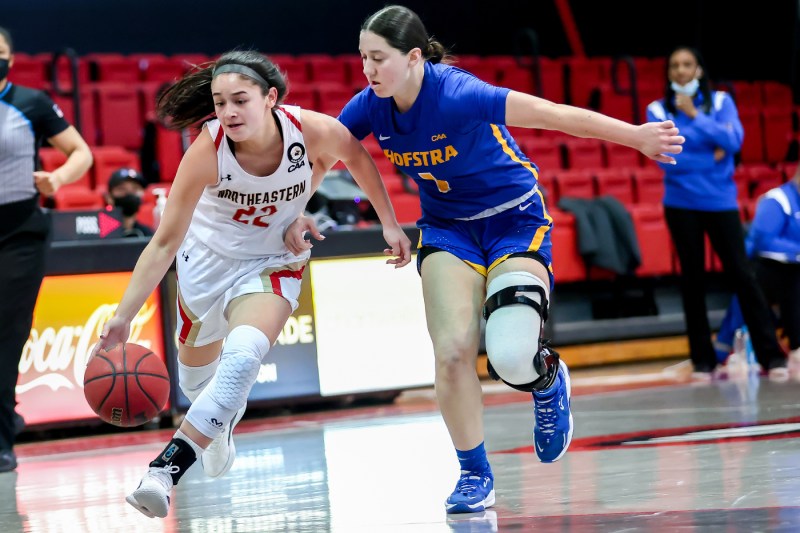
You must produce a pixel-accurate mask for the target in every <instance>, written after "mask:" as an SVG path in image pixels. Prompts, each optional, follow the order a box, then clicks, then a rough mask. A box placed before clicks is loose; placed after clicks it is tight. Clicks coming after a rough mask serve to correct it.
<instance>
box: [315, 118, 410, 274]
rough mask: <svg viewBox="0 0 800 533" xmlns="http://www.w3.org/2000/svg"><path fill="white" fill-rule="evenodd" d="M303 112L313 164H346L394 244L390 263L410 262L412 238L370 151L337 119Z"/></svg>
mask: <svg viewBox="0 0 800 533" xmlns="http://www.w3.org/2000/svg"><path fill="white" fill-rule="evenodd" d="M302 113H303V136H304V138H305V139H306V145H307V147H308V153H309V156H310V157H311V159H312V161H313V162H314V166H315V167H317V166H319V167H322V168H330V166H331V165H332V164H333V163H335V162H336V161H342V162H343V163H344V164H345V166H346V167H347V169H348V170H349V171H350V173H351V174H352V175H353V179H355V180H356V183H358V186H359V187H361V189H362V190H363V191H364V192H365V193H366V194H367V197H368V198H369V201H370V203H371V204H372V207H373V208H375V212H376V213H377V214H378V218H379V219H380V221H381V225H382V226H383V236H384V238H385V239H386V242H387V244H389V246H391V250H384V254H386V255H391V256H394V257H395V259H389V260H388V261H387V263H390V264H394V265H395V267H398V268H399V267H402V266H405V265H407V264H408V263H409V262H410V261H411V241H410V240H409V239H408V237H407V236H406V234H405V232H404V231H403V229H402V228H401V227H400V224H399V223H398V222H397V218H396V217H395V214H394V209H393V208H392V203H391V202H390V201H389V194H388V193H387V192H386V187H385V186H384V184H383V180H382V179H381V175H380V173H379V172H378V168H377V167H376V166H375V162H374V161H373V160H372V158H371V157H370V155H369V152H367V150H366V149H365V148H364V147H363V146H362V145H361V143H360V142H358V140H357V139H356V138H355V137H353V135H352V134H351V133H350V130H348V129H347V128H346V127H345V126H344V125H343V124H342V123H341V122H339V121H338V120H336V119H335V118H333V117H330V116H328V115H324V114H322V113H315V112H313V111H305V110H304V111H303V112H302Z"/></svg>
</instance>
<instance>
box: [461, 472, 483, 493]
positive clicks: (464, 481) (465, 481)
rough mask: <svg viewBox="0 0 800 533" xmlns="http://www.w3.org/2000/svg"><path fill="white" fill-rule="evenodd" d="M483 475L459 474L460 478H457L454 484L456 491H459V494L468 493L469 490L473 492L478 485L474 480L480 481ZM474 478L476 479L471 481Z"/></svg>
mask: <svg viewBox="0 0 800 533" xmlns="http://www.w3.org/2000/svg"><path fill="white" fill-rule="evenodd" d="M482 479H483V477H481V476H461V479H459V480H458V483H457V484H456V491H457V492H460V493H461V494H469V493H470V492H475V491H477V490H478V485H477V484H476V482H480V480H482ZM471 480H476V481H471Z"/></svg>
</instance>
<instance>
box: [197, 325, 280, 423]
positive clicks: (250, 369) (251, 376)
mask: <svg viewBox="0 0 800 533" xmlns="http://www.w3.org/2000/svg"><path fill="white" fill-rule="evenodd" d="M269 347H270V342H269V339H268V338H267V336H266V335H264V333H263V332H262V331H261V330H259V329H258V328H254V327H252V326H237V327H235V328H234V329H233V330H231V332H230V333H229V334H228V337H227V338H226V339H225V347H224V348H223V350H222V360H221V362H220V364H219V367H218V368H217V372H216V375H215V377H214V383H213V387H212V389H211V394H212V397H213V399H214V401H215V402H217V403H218V404H219V405H220V406H221V407H223V408H225V409H234V410H236V409H239V408H241V407H242V406H243V405H244V404H245V402H247V396H248V395H249V394H250V388H251V387H252V386H253V384H254V383H255V381H256V378H257V377H258V372H259V370H260V368H261V360H262V359H263V358H264V356H266V355H267V352H269Z"/></svg>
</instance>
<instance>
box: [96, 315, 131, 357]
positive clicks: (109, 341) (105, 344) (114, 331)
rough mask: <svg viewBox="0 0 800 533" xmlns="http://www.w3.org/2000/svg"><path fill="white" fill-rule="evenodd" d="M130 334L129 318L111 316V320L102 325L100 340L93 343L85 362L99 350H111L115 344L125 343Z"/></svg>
mask: <svg viewBox="0 0 800 533" xmlns="http://www.w3.org/2000/svg"><path fill="white" fill-rule="evenodd" d="M130 334H131V323H130V321H129V320H125V319H124V318H121V317H118V316H116V315H115V316H113V317H111V320H109V321H108V322H106V324H105V326H103V332H102V333H101V334H100V340H98V341H97V344H95V345H94V349H93V350H92V353H91V355H90V356H89V358H88V359H87V360H86V364H87V365H88V364H89V361H91V360H92V359H93V358H94V356H95V355H97V353H98V352H99V351H100V350H105V351H108V350H111V349H112V348H114V347H115V346H116V345H117V344H120V343H125V342H126V341H127V340H128V337H129V336H130Z"/></svg>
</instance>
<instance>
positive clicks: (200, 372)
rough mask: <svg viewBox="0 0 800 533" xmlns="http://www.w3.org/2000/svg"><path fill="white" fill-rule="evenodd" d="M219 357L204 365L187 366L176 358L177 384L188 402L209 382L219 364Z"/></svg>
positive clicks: (195, 397) (192, 400)
mask: <svg viewBox="0 0 800 533" xmlns="http://www.w3.org/2000/svg"><path fill="white" fill-rule="evenodd" d="M219 360H220V358H219V357H217V359H216V360H215V361H213V362H211V363H209V364H207V365H204V366H187V365H184V364H183V363H181V361H180V359H179V360H178V384H179V385H180V387H181V391H182V392H183V394H184V395H185V396H186V397H187V398H189V401H190V402H194V401H195V400H196V399H197V397H198V396H200V393H201V392H203V389H205V388H206V385H208V384H209V382H210V381H211V378H213V377H214V373H215V372H216V371H217V367H218V366H219Z"/></svg>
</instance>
